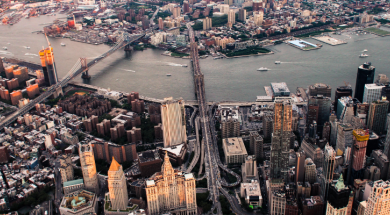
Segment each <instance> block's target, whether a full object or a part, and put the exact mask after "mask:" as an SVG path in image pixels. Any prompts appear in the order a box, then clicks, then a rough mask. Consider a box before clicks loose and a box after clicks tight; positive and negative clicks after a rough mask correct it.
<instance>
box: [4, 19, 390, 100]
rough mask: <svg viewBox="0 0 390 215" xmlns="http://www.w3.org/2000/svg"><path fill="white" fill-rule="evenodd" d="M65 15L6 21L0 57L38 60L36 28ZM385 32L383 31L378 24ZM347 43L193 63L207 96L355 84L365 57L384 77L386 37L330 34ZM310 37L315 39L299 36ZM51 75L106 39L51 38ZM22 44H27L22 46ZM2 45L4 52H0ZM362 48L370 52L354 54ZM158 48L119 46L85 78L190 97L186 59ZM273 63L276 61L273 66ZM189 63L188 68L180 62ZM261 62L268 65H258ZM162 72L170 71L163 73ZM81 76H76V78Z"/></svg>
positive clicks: (249, 96) (389, 51)
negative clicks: (281, 85)
mask: <svg viewBox="0 0 390 215" xmlns="http://www.w3.org/2000/svg"><path fill="white" fill-rule="evenodd" d="M60 17H64V16H63V15H57V16H41V17H37V18H30V19H22V20H21V21H20V22H19V23H17V24H15V25H13V26H0V48H1V49H0V56H3V57H14V58H18V59H22V60H26V61H30V62H34V63H38V64H39V57H38V51H39V50H40V49H41V48H42V46H47V42H46V39H45V37H44V36H43V35H42V34H36V33H32V32H33V31H39V30H43V26H44V24H46V23H51V22H52V21H53V20H54V19H56V18H60ZM384 30H388V31H390V29H386V28H384ZM332 36H333V37H335V38H337V39H341V40H345V41H346V42H348V43H347V44H344V45H339V46H330V45H327V44H323V47H322V48H321V49H318V50H313V51H301V50H298V49H296V48H294V47H291V46H289V45H286V44H281V45H277V46H272V47H269V48H270V49H271V50H272V51H273V52H274V53H275V54H273V55H265V56H253V57H244V58H235V59H219V60H213V58H212V57H208V58H206V59H202V60H201V61H200V66H201V69H202V72H203V73H204V75H205V86H206V91H207V96H208V98H207V100H209V101H224V100H228V101H233V100H236V101H254V100H255V99H256V96H258V95H265V91H264V86H269V85H270V83H271V82H286V83H287V85H288V87H289V89H290V91H292V92H295V90H296V88H297V87H307V86H308V85H310V84H313V83H316V82H321V83H325V84H329V85H330V86H331V87H332V89H335V88H336V87H337V86H341V85H344V81H346V82H348V83H350V84H351V85H352V87H353V88H354V85H355V79H356V71H357V67H358V66H359V65H361V64H362V63H363V62H366V61H370V62H372V65H374V66H375V67H376V75H375V76H377V74H380V73H382V74H386V75H387V76H390V61H389V60H390V37H376V36H374V35H371V34H367V35H359V36H357V35H355V34H352V35H347V34H345V35H332ZM305 40H306V41H308V42H312V43H316V44H317V43H321V42H318V41H315V40H313V39H305ZM50 42H51V44H52V46H53V49H54V56H55V61H56V65H57V70H58V74H59V76H60V77H62V76H64V75H65V74H66V73H67V72H68V71H69V70H70V69H71V68H72V66H73V65H74V64H75V63H76V61H77V59H78V58H80V57H86V58H90V59H92V58H93V57H96V56H99V54H101V53H103V52H105V51H107V50H108V49H109V48H110V47H109V46H107V45H91V44H85V43H79V42H73V41H70V40H69V39H50ZM61 43H65V44H66V46H61V45H60V44H61ZM27 46H29V47H30V49H26V48H25V47H27ZM2 47H7V48H8V50H3V48H2ZM363 49H368V52H366V53H367V54H368V55H369V57H367V58H359V54H360V53H361V51H362V50H363ZM161 53H163V51H161V50H151V49H148V50H145V51H133V52H132V53H131V55H130V56H129V57H126V56H125V52H124V51H123V50H118V51H117V52H115V53H114V54H112V55H111V56H109V57H108V58H107V59H105V60H104V61H102V62H100V63H99V64H97V65H96V66H95V67H93V68H91V69H90V75H92V78H91V80H89V81H84V82H85V83H88V84H91V85H95V86H99V87H104V88H110V89H112V90H119V91H126V92H130V91H138V92H140V94H141V95H145V96H148V97H153V98H159V99H162V98H164V97H168V96H173V97H175V98H176V97H183V98H184V99H188V100H193V99H195V96H194V90H193V77H192V72H191V67H190V61H189V60H188V59H178V58H172V57H167V56H163V55H161ZM275 61H281V64H278V65H276V64H275ZM182 64H188V67H182V66H181V65H182ZM259 67H267V68H268V69H269V71H267V72H260V71H257V69H258V68H259ZM167 74H171V76H170V77H168V76H167ZM75 81H77V82H83V80H82V79H81V77H78V78H77V79H75Z"/></svg>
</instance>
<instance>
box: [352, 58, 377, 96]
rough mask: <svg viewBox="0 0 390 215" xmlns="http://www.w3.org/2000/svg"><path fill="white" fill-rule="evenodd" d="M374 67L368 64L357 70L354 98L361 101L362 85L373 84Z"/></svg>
mask: <svg viewBox="0 0 390 215" xmlns="http://www.w3.org/2000/svg"><path fill="white" fill-rule="evenodd" d="M374 76H375V67H374V66H372V65H371V63H370V62H366V63H364V64H363V65H360V66H359V68H358V70H357V76H356V85H355V98H356V99H358V100H359V101H360V102H361V101H363V93H364V85H366V84H372V83H374Z"/></svg>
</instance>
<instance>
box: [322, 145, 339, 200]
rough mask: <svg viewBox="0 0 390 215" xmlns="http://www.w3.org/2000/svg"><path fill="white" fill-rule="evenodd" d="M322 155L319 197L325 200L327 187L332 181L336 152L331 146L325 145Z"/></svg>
mask: <svg viewBox="0 0 390 215" xmlns="http://www.w3.org/2000/svg"><path fill="white" fill-rule="evenodd" d="M324 155H325V156H324V166H323V172H322V173H323V174H322V175H321V187H322V189H321V196H322V198H323V199H327V196H328V190H329V186H330V184H331V183H332V181H333V173H334V168H335V159H336V152H335V151H334V149H333V147H332V146H330V145H329V144H326V145H325V148H324Z"/></svg>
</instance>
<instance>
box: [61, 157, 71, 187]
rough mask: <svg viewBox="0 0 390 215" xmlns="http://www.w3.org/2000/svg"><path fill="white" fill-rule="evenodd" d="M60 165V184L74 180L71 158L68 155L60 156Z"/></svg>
mask: <svg viewBox="0 0 390 215" xmlns="http://www.w3.org/2000/svg"><path fill="white" fill-rule="evenodd" d="M60 165H61V166H60V172H61V179H62V183H64V182H67V181H72V180H73V178H74V172H73V165H72V157H71V156H69V155H63V156H61V157H60Z"/></svg>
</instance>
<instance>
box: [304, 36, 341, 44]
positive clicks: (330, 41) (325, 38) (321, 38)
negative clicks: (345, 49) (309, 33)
mask: <svg viewBox="0 0 390 215" xmlns="http://www.w3.org/2000/svg"><path fill="white" fill-rule="evenodd" d="M311 38H312V39H315V40H317V41H320V42H323V43H326V44H328V45H331V46H337V45H342V44H347V42H345V41H342V40H338V39H336V38H333V37H330V36H316V37H311Z"/></svg>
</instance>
